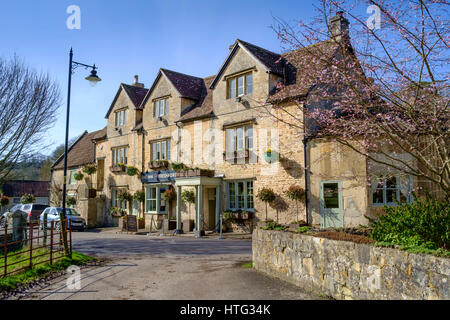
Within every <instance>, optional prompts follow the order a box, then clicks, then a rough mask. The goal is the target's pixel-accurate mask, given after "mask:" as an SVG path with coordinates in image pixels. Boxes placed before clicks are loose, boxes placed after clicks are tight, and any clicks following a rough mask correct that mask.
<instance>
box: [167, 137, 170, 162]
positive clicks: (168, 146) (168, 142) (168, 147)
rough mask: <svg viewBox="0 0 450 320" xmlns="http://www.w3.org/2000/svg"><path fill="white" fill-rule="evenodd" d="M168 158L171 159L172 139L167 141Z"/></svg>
mask: <svg viewBox="0 0 450 320" xmlns="http://www.w3.org/2000/svg"><path fill="white" fill-rule="evenodd" d="M167 160H170V140H168V141H167Z"/></svg>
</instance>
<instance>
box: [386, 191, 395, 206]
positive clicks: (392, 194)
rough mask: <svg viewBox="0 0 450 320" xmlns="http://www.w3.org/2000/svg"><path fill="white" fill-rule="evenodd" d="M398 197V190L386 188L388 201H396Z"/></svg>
mask: <svg viewBox="0 0 450 320" xmlns="http://www.w3.org/2000/svg"><path fill="white" fill-rule="evenodd" d="M396 198H397V190H395V189H386V203H394V202H395V200H394V199H396Z"/></svg>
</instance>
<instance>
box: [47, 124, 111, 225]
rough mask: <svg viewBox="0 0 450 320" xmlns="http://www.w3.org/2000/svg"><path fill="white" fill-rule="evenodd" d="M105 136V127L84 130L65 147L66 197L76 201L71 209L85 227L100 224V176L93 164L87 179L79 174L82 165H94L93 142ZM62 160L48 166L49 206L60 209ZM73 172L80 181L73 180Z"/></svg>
mask: <svg viewBox="0 0 450 320" xmlns="http://www.w3.org/2000/svg"><path fill="white" fill-rule="evenodd" d="M105 135H106V128H104V129H102V130H98V131H94V132H91V133H88V132H87V131H85V132H84V133H83V134H81V135H80V137H79V138H78V139H77V140H76V141H75V142H74V143H73V144H72V145H71V146H70V147H69V149H68V153H67V185H66V187H67V196H68V197H73V198H75V199H76V204H75V205H74V206H73V208H74V209H75V210H77V211H78V212H79V213H80V214H81V215H82V216H83V218H84V219H85V220H86V223H87V225H88V227H95V226H98V225H103V224H104V218H105V215H104V203H105V197H104V195H103V193H102V190H103V175H102V167H101V163H98V162H97V166H98V168H97V172H96V173H94V174H92V175H91V176H89V175H87V174H86V173H83V171H82V169H83V167H84V166H86V165H89V164H95V163H96V154H95V150H96V149H95V141H96V139H101V138H103V137H104V136H105ZM63 159H64V157H63V156H61V157H59V158H58V159H57V160H56V161H55V163H54V164H53V165H52V170H51V185H50V205H51V206H57V207H60V206H61V205H62V204H61V202H62V189H63V186H62V185H63V181H64V161H63ZM76 173H82V174H83V179H81V180H76V179H75V175H76Z"/></svg>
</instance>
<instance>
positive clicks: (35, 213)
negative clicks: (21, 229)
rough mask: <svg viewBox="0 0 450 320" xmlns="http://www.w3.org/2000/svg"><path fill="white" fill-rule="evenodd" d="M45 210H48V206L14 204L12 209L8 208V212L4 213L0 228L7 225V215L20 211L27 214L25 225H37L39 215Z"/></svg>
mask: <svg viewBox="0 0 450 320" xmlns="http://www.w3.org/2000/svg"><path fill="white" fill-rule="evenodd" d="M45 208H48V205H46V204H38V203H30V204H16V205H15V206H13V207H12V208H10V209H9V210H8V211H6V212H5V213H4V214H3V215H2V217H1V221H0V226H1V227H2V228H4V227H5V226H6V224H7V223H8V215H9V214H10V213H11V212H15V211H17V210H22V211H23V212H25V213H26V214H27V223H30V222H32V223H38V222H39V216H40V215H41V213H42V212H43V211H44V210H45Z"/></svg>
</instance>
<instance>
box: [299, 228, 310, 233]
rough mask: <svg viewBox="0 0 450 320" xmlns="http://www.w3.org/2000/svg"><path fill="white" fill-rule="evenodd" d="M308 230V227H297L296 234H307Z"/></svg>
mask: <svg viewBox="0 0 450 320" xmlns="http://www.w3.org/2000/svg"><path fill="white" fill-rule="evenodd" d="M309 230H311V227H310V226H303V227H298V228H297V232H298V233H305V232H308V231H309Z"/></svg>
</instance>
